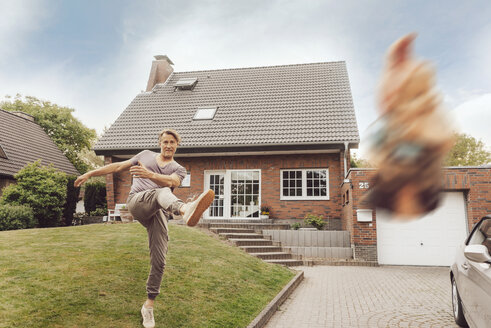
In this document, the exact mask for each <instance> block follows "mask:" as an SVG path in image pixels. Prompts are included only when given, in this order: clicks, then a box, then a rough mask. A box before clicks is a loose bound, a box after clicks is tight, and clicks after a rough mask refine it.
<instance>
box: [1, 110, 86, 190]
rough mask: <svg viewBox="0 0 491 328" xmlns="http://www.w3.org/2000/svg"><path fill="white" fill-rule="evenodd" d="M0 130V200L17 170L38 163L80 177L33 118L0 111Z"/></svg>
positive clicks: (20, 113) (13, 181)
mask: <svg viewBox="0 0 491 328" xmlns="http://www.w3.org/2000/svg"><path fill="white" fill-rule="evenodd" d="M0 126H1V127H2V128H1V129H0V196H1V195H2V189H3V188H4V187H6V186H8V185H10V184H12V183H15V179H14V175H15V174H16V173H17V172H19V170H20V169H22V168H23V167H24V166H26V165H27V164H29V163H32V162H35V161H37V160H38V159H40V160H41V164H42V165H49V164H53V166H54V167H55V168H57V169H59V170H60V171H62V172H65V173H66V174H70V175H79V174H80V173H79V172H78V171H77V169H76V168H75V167H74V166H73V164H72V163H71V162H70V161H69V160H68V159H67V158H66V157H65V155H63V153H62V152H61V151H60V149H59V148H58V147H57V146H56V144H55V143H54V142H53V140H51V138H50V137H49V136H48V135H47V134H46V132H44V130H43V129H42V128H41V127H40V126H39V125H38V124H37V123H36V122H34V118H33V117H32V116H30V115H28V114H25V113H22V112H8V111H5V110H3V109H0Z"/></svg>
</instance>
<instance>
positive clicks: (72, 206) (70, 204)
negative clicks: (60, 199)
mask: <svg viewBox="0 0 491 328" xmlns="http://www.w3.org/2000/svg"><path fill="white" fill-rule="evenodd" d="M76 179H77V177H76V176H74V175H70V176H68V177H67V184H66V204H65V207H64V208H63V219H64V223H65V225H67V226H70V225H72V222H73V213H75V211H76V209H77V202H78V196H79V195H80V187H78V188H75V186H74V185H73V182H75V180H76Z"/></svg>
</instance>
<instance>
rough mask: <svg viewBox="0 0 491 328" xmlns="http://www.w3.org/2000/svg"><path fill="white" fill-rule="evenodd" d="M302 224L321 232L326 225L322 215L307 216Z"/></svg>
mask: <svg viewBox="0 0 491 328" xmlns="http://www.w3.org/2000/svg"><path fill="white" fill-rule="evenodd" d="M304 222H305V223H306V224H307V225H310V226H312V227H314V228H315V229H317V230H322V228H323V227H324V226H325V225H326V222H325V221H324V217H323V216H322V215H314V214H307V215H306V216H305V218H304Z"/></svg>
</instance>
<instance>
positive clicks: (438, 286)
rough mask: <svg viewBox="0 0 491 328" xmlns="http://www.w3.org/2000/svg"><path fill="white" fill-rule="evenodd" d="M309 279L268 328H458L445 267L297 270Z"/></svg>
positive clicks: (316, 267)
mask: <svg viewBox="0 0 491 328" xmlns="http://www.w3.org/2000/svg"><path fill="white" fill-rule="evenodd" d="M297 268H298V269H301V270H303V271H304V275H305V279H304V281H303V282H302V283H301V284H300V286H299V287H298V288H297V289H296V290H295V291H294V292H293V294H292V295H291V296H290V297H289V298H288V299H287V300H286V301H285V303H283V305H282V306H281V308H280V309H279V310H278V311H277V312H276V313H275V314H274V315H273V317H272V318H271V320H270V321H269V322H268V324H267V325H266V328H288V327H292V328H293V327H295V328H325V327H336V328H337V327H350V328H351V327H408V328H412V327H431V328H434V327H458V326H457V325H456V324H455V322H454V320H453V316H452V298H451V289H450V282H449V278H448V277H449V273H448V272H449V269H448V268H446V267H410V266H380V267H353V266H351V267H349V266H315V267H297Z"/></svg>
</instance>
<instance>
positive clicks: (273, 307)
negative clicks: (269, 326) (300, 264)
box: [247, 271, 303, 328]
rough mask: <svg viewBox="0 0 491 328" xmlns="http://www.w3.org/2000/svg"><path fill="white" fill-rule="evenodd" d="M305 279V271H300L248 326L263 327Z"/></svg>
mask: <svg viewBox="0 0 491 328" xmlns="http://www.w3.org/2000/svg"><path fill="white" fill-rule="evenodd" d="M302 280H303V271H300V272H298V273H297V274H296V275H295V277H293V279H292V280H290V282H289V283H288V284H287V285H286V286H285V287H284V288H283V289H282V290H281V291H280V292H279V293H278V295H276V297H275V298H274V299H273V300H272V301H271V302H269V304H268V305H267V306H266V307H265V308H264V309H263V310H262V311H261V313H259V315H258V316H257V317H256V318H255V319H254V320H252V322H251V323H250V324H249V325H248V326H247V328H262V327H264V326H265V325H266V323H267V322H268V321H269V319H271V317H272V316H273V314H274V313H275V312H276V311H277V310H278V308H279V307H280V306H281V304H283V302H285V300H286V299H287V298H288V296H290V295H291V293H292V292H293V291H294V290H295V289H296V288H297V287H298V285H300V283H301V282H302Z"/></svg>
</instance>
